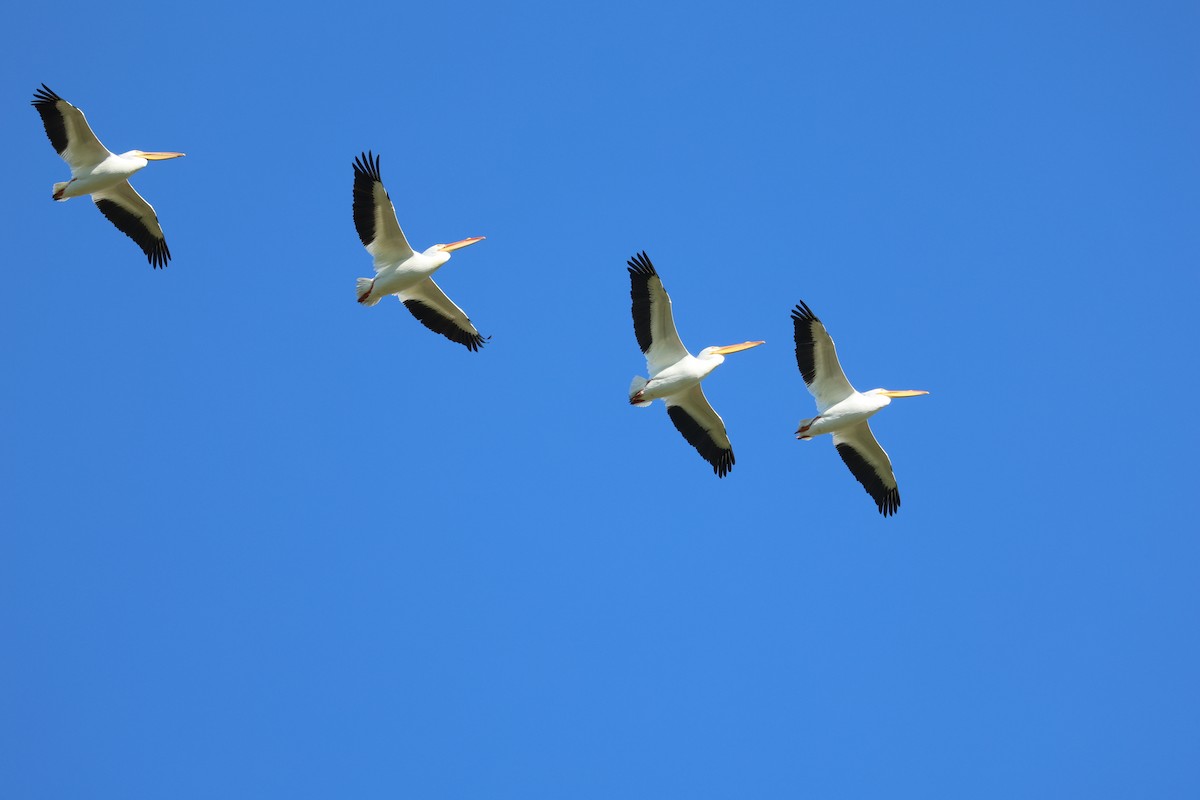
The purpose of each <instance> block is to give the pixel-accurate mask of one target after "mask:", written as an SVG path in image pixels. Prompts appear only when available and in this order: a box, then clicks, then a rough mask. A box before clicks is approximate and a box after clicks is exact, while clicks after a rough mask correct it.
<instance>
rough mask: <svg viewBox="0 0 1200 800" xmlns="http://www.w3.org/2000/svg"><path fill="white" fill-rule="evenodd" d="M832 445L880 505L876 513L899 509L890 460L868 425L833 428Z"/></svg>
mask: <svg viewBox="0 0 1200 800" xmlns="http://www.w3.org/2000/svg"><path fill="white" fill-rule="evenodd" d="M833 444H834V446H835V447H837V451H838V455H839V456H841V457H842V461H844V462H846V466H847V467H849V468H850V472H851V473H852V474H853V475H854V477H856V478H858V482H859V483H861V484H862V485H863V488H864V489H866V490H867V494H869V495H871V499H872V500H874V501H875V505H877V506H878V507H879V513H880V514H883V515H884V516H885V517H890V516H891V515H892V514H895V513H896V511H897V510H898V509H899V508H900V489H899V487H898V486H897V484H896V475H895V473H893V472H892V460H891V459H890V458H888V454H887V453H885V452H884V451H883V448H882V447H880V446H879V442H878V441H876V440H875V435H874V434H873V433H871V426H870V425H868V424H867V423H866V422H860V423H858V424H857V425H854V426H852V427H849V428H845V429H843V430H840V431H835V432H834V434H833Z"/></svg>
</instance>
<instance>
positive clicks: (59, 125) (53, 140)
mask: <svg viewBox="0 0 1200 800" xmlns="http://www.w3.org/2000/svg"><path fill="white" fill-rule="evenodd" d="M60 100H62V98H61V97H59V96H58V95H57V94H55V93H54V90H53V89H51V88H50V87H49V86H47V85H46V84H44V83H43V84H42V88H41V89H37V90H35V91H34V93H33V100H31V101H30V105H32V106H33V107H34V108H36V109H37V112H38V114H39V115H41V117H42V127H44V128H45V129H46V136H47V137H49V139H50V144H52V145H53V146H54V150H55V152H57V153H58V154H59V155H61V154H62V153H63V151H65V150H66V149H67V123H66V122H65V121H64V120H63V116H62V114H61V113H60V112H59V110H58V106H57V103H58V101H60ZM64 102H65V101H64Z"/></svg>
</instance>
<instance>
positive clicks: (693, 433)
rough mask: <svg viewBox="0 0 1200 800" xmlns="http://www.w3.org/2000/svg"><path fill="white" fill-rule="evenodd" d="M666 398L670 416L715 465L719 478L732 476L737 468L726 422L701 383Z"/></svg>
mask: <svg viewBox="0 0 1200 800" xmlns="http://www.w3.org/2000/svg"><path fill="white" fill-rule="evenodd" d="M664 399H665V400H666V403H667V415H668V416H670V417H671V422H673V423H675V427H676V428H678V429H679V432H680V433H682V434H683V438H684V439H687V441H688V444H690V445H691V446H692V447H694V448H696V451H697V452H698V453H700V455H701V456H703V457H704V460H705V461H707V462H708V463H709V464H712V468H713V472H715V473H716V474H717V477H720V478H724V477H725V476H726V475H728V474H729V470H731V469H733V445H732V444H730V442H729V435H728V434H726V433H725V422H724V421H723V420H722V419H721V416H720V414H718V413H717V412H716V411H714V410H713V407H712V404H710V403H709V402H708V398H707V397H705V396H704V390H703V389H701V388H700V384H698V383H697V384H696V385H695V386H693V387H691V388H690V389H687V390H685V391H682V392H680V393H678V394H673V395H670V396H668V397H666V398H664Z"/></svg>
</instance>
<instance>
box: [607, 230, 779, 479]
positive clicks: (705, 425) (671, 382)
mask: <svg viewBox="0 0 1200 800" xmlns="http://www.w3.org/2000/svg"><path fill="white" fill-rule="evenodd" d="M626 263H627V264H629V283H630V289H629V295H630V297H631V298H632V299H633V332H634V334H635V335H636V336H637V341H638V346H639V347H641V348H642V353H643V354H645V356H646V370H647V371H648V372H649V373H650V380H646V379H645V378H643V377H642V376H640V375H636V376H634V378H633V383H631V384H630V386H629V403H630V405H635V406H638V407H640V408H645V407H646V406H648V405H650V404H651V403H652V402H654V401H655V400H657V399H660V398H661V399H662V401H663V402H664V403H666V405H667V416H669V417H670V418H671V422H673V423H675V427H676V428H678V429H679V432H680V433H681V434H683V438H684V439H687V441H688V444H690V445H691V446H692V447H694V448H696V451H697V452H699V453H700V455H701V456H703V457H704V460H705V461H707V462H708V463H709V464H712V468H713V472H715V473H716V474H717V477H719V478H724V477H725V476H726V475H728V474H729V470H731V469H733V447H732V445H730V443H729V436H728V435H726V433H725V423H724V422H722V421H721V417H720V415H718V414H717V412H716V411H713V407H712V406H711V405H709V402H708V398H706V397H705V396H704V390H703V389H701V388H700V381H702V380H704V377H705V376H706V375H708V373H710V372H712V371H713V370H714V369H716V368H717V367H719V366H720V365H721V364H722V363H723V362H724V361H725V356H727V355H729V354H730V353H736V352H738V351H740V350H749V349H750V348H751V347H758V346H759V345H760V344H765V342H742V343H741V344H731V345H726V346H725V347H706V348H704V349H703V350H701V351H700V355H698V356H693V355H692V354H691V353H689V352H688V349H687V348H686V347H684V346H683V342H682V341H680V339H679V334H678V333H677V332H676V330H675V320H674V319H673V318H672V317H671V298H670V297H668V296H667V290H666V289H664V288H663V285H662V279H661V278H659V277H658V273H657V272H655V271H654V265H653V264H651V263H650V259H649V258H648V257H647V256H646V253H645V251H643V252H642V253H640V254H638V255H635V256H634V257H633V258H632V259H630V260H629V261H628V262H626Z"/></svg>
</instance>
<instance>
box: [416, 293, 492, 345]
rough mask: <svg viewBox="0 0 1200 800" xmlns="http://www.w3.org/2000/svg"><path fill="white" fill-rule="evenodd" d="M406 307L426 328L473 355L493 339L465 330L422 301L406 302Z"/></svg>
mask: <svg viewBox="0 0 1200 800" xmlns="http://www.w3.org/2000/svg"><path fill="white" fill-rule="evenodd" d="M404 306H405V308H407V309H408V310H409V312H410V313H412V315H413V316H414V317H416V318H417V321H418V322H420V323H421V324H422V325H424V326H425V327H426V328H429V330H431V331H433V332H434V333H440V334H441V335H442V336H445V337H446V338H447V339H449V340H450V341H452V342H457V343H458V344H461V345H462V346H463V347H465V348H467V349H468V350H470V351H471V352H472V353H474V352H477V351H478V350H479V348H481V347H483V345H484V343H485V342H487V341H488V340H489V339H491V338H492V337H490V336H482V335H480V334H478V333H471V332H470V331H465V330H463V329H462V328H460V327H458V326H457V325H455V324H454V323H453V322H451V321H450V320H449V319H446V318H445V317H443V316H442V315H441V314H439V313H438V312H437V311H435V310H434V309H433V308H431V307H430V306H427V305H426V304H425V303H422V302H421V301H420V300H405V301H404Z"/></svg>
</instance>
